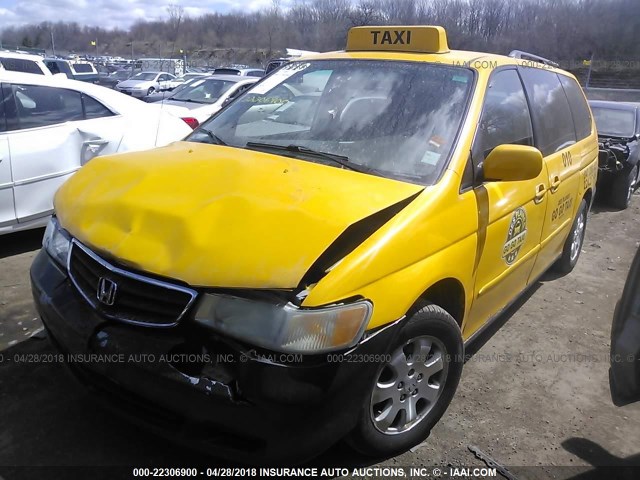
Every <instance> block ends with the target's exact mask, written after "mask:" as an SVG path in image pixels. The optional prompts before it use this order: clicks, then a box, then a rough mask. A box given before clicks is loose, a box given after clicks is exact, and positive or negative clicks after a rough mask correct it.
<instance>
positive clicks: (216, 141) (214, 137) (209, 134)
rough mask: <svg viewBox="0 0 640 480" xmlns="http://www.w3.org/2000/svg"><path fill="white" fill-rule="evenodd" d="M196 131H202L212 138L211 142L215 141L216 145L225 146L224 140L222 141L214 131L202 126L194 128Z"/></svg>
mask: <svg viewBox="0 0 640 480" xmlns="http://www.w3.org/2000/svg"><path fill="white" fill-rule="evenodd" d="M196 132H204V133H205V134H206V135H207V137H209V138H210V139H211V140H213V143H215V144H216V145H222V146H225V147H226V146H227V144H226V142H224V141H223V140H222V139H221V138H220V137H219V136H217V135H216V134H215V133H213V132H212V131H211V130H209V129H206V128H203V127H198V128H197V129H196Z"/></svg>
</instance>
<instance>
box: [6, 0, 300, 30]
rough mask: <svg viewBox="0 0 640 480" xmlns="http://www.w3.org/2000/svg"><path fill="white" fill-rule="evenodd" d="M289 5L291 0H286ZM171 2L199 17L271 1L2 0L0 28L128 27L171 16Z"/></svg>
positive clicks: (263, 4)
mask: <svg viewBox="0 0 640 480" xmlns="http://www.w3.org/2000/svg"><path fill="white" fill-rule="evenodd" d="M280 3H281V5H286V4H287V3H289V2H288V0H282V1H281V2H280ZM169 4H175V5H181V6H183V7H184V11H185V13H187V14H188V15H189V16H191V17H197V16H199V15H202V14H204V13H209V12H221V13H224V12H230V11H234V10H239V11H251V10H259V9H261V8H263V7H265V6H270V5H271V4H272V1H271V0H168V1H167V0H0V30H1V29H3V28H5V27H8V26H12V25H23V24H25V23H40V22H43V21H52V22H56V21H58V20H62V21H76V22H78V23H80V24H83V25H92V26H93V25H96V26H102V27H105V28H113V27H121V28H127V27H129V26H130V25H131V24H132V23H134V22H135V21H137V20H140V19H147V20H156V19H160V18H166V17H167V8H166V7H167V6H168V5H169Z"/></svg>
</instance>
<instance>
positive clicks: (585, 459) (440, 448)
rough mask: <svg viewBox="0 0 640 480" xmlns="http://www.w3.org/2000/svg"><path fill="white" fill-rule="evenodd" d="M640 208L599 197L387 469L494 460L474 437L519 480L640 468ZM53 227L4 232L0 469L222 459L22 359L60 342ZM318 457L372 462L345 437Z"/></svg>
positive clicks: (55, 370)
mask: <svg viewBox="0 0 640 480" xmlns="http://www.w3.org/2000/svg"><path fill="white" fill-rule="evenodd" d="M639 214H640V198H639V196H638V195H636V196H635V197H634V199H633V203H632V206H631V207H630V208H629V209H628V210H626V211H623V212H616V211H610V210H609V209H607V208H606V207H604V206H599V205H596V206H595V207H594V210H593V212H592V213H591V215H590V217H589V222H588V227H587V237H586V240H585V244H584V247H583V252H582V257H581V259H580V262H579V264H578V266H577V267H576V269H575V270H574V272H572V273H571V274H570V275H567V276H565V277H560V278H554V277H553V276H552V275H547V276H546V277H544V278H543V279H542V280H541V281H540V282H538V284H537V285H535V286H534V287H533V288H532V289H531V290H530V291H529V292H528V293H527V294H526V295H525V296H524V298H523V299H522V301H520V302H518V304H517V305H515V306H514V308H512V309H510V311H508V312H507V313H506V314H505V315H504V316H503V317H502V318H501V319H500V321H499V322H497V324H496V325H495V328H492V329H490V331H488V332H487V333H486V334H485V335H483V337H482V338H481V339H480V340H479V341H478V342H476V343H475V344H474V345H473V346H472V350H473V351H474V352H475V355H474V356H473V357H472V358H471V360H470V361H469V362H468V363H467V365H466V366H465V369H464V372H463V376H462V380H461V383H460V386H459V389H458V392H457V394H456V396H455V398H454V400H453V402H452V404H451V406H450V408H449V410H448V411H447V413H445V415H444V417H443V418H442V420H441V421H440V423H439V424H438V425H437V426H436V428H435V429H434V430H433V431H432V433H431V436H430V438H429V439H428V440H427V441H426V442H425V443H424V444H422V445H421V446H419V447H417V448H415V449H413V451H411V452H407V453H405V454H403V455H400V456H398V457H395V458H391V459H387V460H384V461H382V462H381V464H380V465H382V466H398V465H402V466H420V465H424V466H432V465H441V466H447V465H452V466H484V463H482V462H481V461H480V460H478V459H476V458H475V457H474V456H473V455H472V454H471V453H470V452H469V450H468V448H467V447H468V446H469V445H476V446H477V447H479V448H480V449H481V450H482V451H484V452H485V453H487V454H489V455H490V456H491V457H493V458H494V459H495V460H496V461H497V462H499V463H500V464H503V465H508V466H510V468H511V469H512V471H513V472H514V473H516V474H517V475H519V478H529V479H533V478H550V477H554V478H583V476H580V475H581V472H583V473H585V474H588V473H589V472H590V471H591V472H593V470H592V466H602V465H619V466H640V454H638V449H639V445H640V405H630V406H627V407H623V408H616V407H614V406H613V404H612V403H611V399H610V395H609V385H608V377H607V372H608V368H609V365H608V352H609V335H610V328H611V320H612V315H613V310H614V306H615V303H616V301H617V299H618V298H619V296H620V294H621V292H622V287H623V285H624V281H625V278H626V275H627V271H628V268H629V265H630V263H631V260H632V258H633V254H634V253H635V251H636V249H637V248H638V246H640V242H638V240H639V239H640V222H639V221H638V218H639ZM41 237H42V230H39V231H34V232H26V233H19V234H12V235H5V236H3V237H0V355H2V356H3V358H4V361H0V412H1V413H0V466H9V465H85V466H91V465H164V466H167V465H171V466H173V465H176V464H178V465H183V466H188V465H190V464H195V463H202V462H203V461H205V462H209V463H211V460H210V459H204V460H203V459H202V457H198V456H197V455H196V454H194V453H192V452H189V451H187V450H184V449H182V448H178V447H176V446H174V445H172V444H170V443H167V441H165V440H163V439H159V438H157V437H155V436H153V435H151V434H149V433H147V432H146V431H144V430H140V429H139V428H137V427H134V426H132V425H130V424H128V423H126V422H122V421H121V420H120V419H119V418H118V417H115V416H113V414H112V413H110V412H108V411H106V410H102V409H100V408H98V407H96V406H94V403H95V402H94V401H93V398H92V397H91V395H89V394H87V393H86V392H85V391H84V390H83V389H82V388H81V387H79V386H78V385H77V384H76V383H75V381H74V379H73V378H72V377H70V375H69V374H68V373H67V372H66V370H65V368H64V367H63V366H62V365H59V364H37V365H34V364H22V363H20V364H16V363H15V362H12V361H11V360H10V359H11V358H12V357H13V355H14V354H15V353H29V352H46V351H52V350H51V347H50V346H49V344H48V341H47V340H45V339H42V338H38V337H41V335H36V336H35V337H32V334H34V333H36V334H37V332H38V330H39V329H40V328H41V323H40V321H39V320H38V319H37V317H36V314H35V310H34V307H33V304H32V299H31V291H30V288H29V283H28V268H29V265H30V264H31V261H32V259H33V257H34V255H35V253H36V251H37V249H38V248H39V246H40V239H41ZM317 462H319V464H340V465H343V464H353V465H360V464H363V463H366V462H365V461H364V460H363V459H356V460H354V456H353V453H352V452H350V451H348V450H347V449H346V448H345V447H343V446H342V445H338V446H336V447H335V448H333V449H332V450H331V451H330V452H328V453H327V454H325V455H324V456H323V457H321V458H320V459H319V460H317ZM368 463H371V462H368ZM539 466H543V467H539ZM556 466H574V468H556ZM576 466H577V467H582V468H577V467H576ZM522 467H537V468H529V469H527V468H522ZM40 473H42V472H40ZM2 474H3V471H2V468H1V467H0V478H1V475H2ZM4 475H5V478H6V479H7V480H10V479H13V478H41V477H39V476H38V475H37V473H34V472H33V471H22V470H17V471H16V470H10V471H9V473H7V472H6V471H5V472H4ZM30 475H31V476H30ZM92 476H93V477H94V478H98V476H96V475H95V474H94V475H92ZM51 478H55V476H54V477H51ZM100 478H102V477H100ZM105 478H106V477H105ZM584 478H591V477H584ZM602 478H604V477H602Z"/></svg>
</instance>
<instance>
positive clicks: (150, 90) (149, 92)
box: [147, 87, 156, 95]
mask: <svg viewBox="0 0 640 480" xmlns="http://www.w3.org/2000/svg"><path fill="white" fill-rule="evenodd" d="M155 91H156V89H155V88H153V87H149V90H147V95H151V94H152V93H153V92H155Z"/></svg>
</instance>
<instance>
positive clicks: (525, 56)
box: [508, 50, 560, 67]
mask: <svg viewBox="0 0 640 480" xmlns="http://www.w3.org/2000/svg"><path fill="white" fill-rule="evenodd" d="M508 56H509V57H511V58H520V59H522V60H533V61H535V62H538V63H542V64H544V65H550V66H552V67H559V66H560V64H558V63H556V62H554V61H553V60H549V59H548V58H544V57H540V56H538V55H534V54H533V53H527V52H523V51H522V50H512V51H511V53H510V54H509V55H508Z"/></svg>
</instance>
